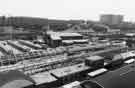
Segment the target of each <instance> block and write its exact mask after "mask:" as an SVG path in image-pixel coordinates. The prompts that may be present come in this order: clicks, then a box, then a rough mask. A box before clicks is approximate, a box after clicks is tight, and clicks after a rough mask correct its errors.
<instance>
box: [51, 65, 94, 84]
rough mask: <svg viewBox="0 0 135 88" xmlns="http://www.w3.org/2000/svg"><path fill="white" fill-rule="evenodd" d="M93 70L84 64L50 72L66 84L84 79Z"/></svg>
mask: <svg viewBox="0 0 135 88" xmlns="http://www.w3.org/2000/svg"><path fill="white" fill-rule="evenodd" d="M91 69H92V68H91V67H88V66H85V64H84V63H81V64H76V65H72V66H68V67H63V68H58V69H54V70H50V71H49V72H50V73H51V74H52V75H53V76H54V77H56V78H57V79H59V80H60V81H61V83H66V82H69V81H75V80H78V79H81V77H84V76H85V74H86V73H87V72H88V71H90V70H91Z"/></svg>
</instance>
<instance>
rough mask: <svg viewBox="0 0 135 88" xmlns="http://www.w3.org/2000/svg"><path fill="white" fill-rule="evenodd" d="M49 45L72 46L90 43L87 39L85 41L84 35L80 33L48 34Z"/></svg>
mask: <svg viewBox="0 0 135 88" xmlns="http://www.w3.org/2000/svg"><path fill="white" fill-rule="evenodd" d="M47 36H48V39H49V40H48V41H50V42H48V44H50V45H56V42H57V46H60V45H72V44H82V43H83V44H84V43H88V40H87V39H83V35H81V34H79V33H70V32H52V31H51V32H47ZM54 43H55V44H54Z"/></svg>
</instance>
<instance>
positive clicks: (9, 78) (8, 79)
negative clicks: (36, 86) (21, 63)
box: [0, 70, 35, 88]
mask: <svg viewBox="0 0 135 88" xmlns="http://www.w3.org/2000/svg"><path fill="white" fill-rule="evenodd" d="M16 80H20V81H16ZM12 82H13V83H12ZM23 82H24V83H23ZM18 83H21V85H20V86H25V85H30V84H32V83H35V82H34V80H33V79H31V78H30V77H29V76H26V75H24V74H23V73H22V72H19V71H17V70H14V71H9V72H3V73H0V87H2V86H4V85H5V86H7V84H9V85H12V86H18ZM13 84H14V85H13ZM3 88H6V87H3ZM10 88H12V87H10ZM13 88H14V87H13Z"/></svg>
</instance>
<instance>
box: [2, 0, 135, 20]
mask: <svg viewBox="0 0 135 88" xmlns="http://www.w3.org/2000/svg"><path fill="white" fill-rule="evenodd" d="M134 2H135V1H134V0H1V1H0V15H8V16H33V17H44V18H53V19H84V20H99V15H100V14H122V15H125V20H126V21H134V22H135V3H134Z"/></svg>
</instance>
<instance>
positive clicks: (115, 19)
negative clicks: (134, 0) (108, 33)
mask: <svg viewBox="0 0 135 88" xmlns="http://www.w3.org/2000/svg"><path fill="white" fill-rule="evenodd" d="M122 21H123V15H112V14H103V15H101V16H100V22H101V23H105V24H109V25H116V24H120V23H121V22H122Z"/></svg>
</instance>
